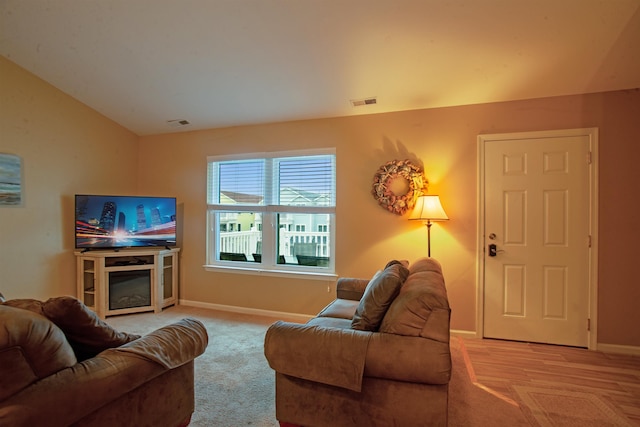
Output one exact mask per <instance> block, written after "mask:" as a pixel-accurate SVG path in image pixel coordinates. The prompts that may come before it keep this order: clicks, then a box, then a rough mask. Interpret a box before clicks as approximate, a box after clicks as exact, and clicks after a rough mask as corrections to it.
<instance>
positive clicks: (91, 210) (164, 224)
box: [75, 194, 176, 250]
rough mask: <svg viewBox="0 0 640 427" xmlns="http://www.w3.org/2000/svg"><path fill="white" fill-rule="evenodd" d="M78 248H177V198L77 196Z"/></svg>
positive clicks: (76, 236)
mask: <svg viewBox="0 0 640 427" xmlns="http://www.w3.org/2000/svg"><path fill="white" fill-rule="evenodd" d="M75 209H76V210H75V212H76V214H75V220H76V226H75V240H76V249H84V250H91V249H119V248H139V247H158V246H159V247H167V248H169V247H172V246H175V245H176V198H175V197H144V196H102V195H94V194H76V196H75Z"/></svg>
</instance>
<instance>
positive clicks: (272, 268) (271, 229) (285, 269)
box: [204, 148, 337, 280]
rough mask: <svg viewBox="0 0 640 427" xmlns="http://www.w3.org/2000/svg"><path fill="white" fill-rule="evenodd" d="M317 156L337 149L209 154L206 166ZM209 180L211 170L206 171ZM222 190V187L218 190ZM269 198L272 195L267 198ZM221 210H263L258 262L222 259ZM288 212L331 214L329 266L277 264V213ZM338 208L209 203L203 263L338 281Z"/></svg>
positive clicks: (239, 270) (210, 268)
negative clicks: (336, 257)
mask: <svg viewBox="0 0 640 427" xmlns="http://www.w3.org/2000/svg"><path fill="white" fill-rule="evenodd" d="M314 155H333V156H334V159H335V148H329V149H311V150H295V151H277V152H263V153H248V154H240V155H224V156H208V157H207V168H209V167H210V166H209V165H210V163H212V162H222V161H235V160H252V159H275V158H283V157H303V156H314ZM269 174H270V171H268V170H267V171H265V175H269ZM207 180H209V173H207ZM265 181H266V185H265V186H266V189H265V190H266V191H267V192H268V191H274V190H275V183H274V182H272V181H273V176H272V175H270V176H265ZM211 184H212V183H211V182H207V202H209V200H208V198H209V192H210V191H211V190H210V185H211ZM335 186H336V185H335V177H334V190H333V191H334V197H335V191H336V189H335ZM215 191H219V189H217V190H215ZM267 199H269V197H268V198H267ZM221 212H233V213H236V212H238V213H239V212H254V213H255V212H260V213H261V214H262V230H261V231H262V261H261V262H259V263H257V262H254V261H247V262H243V261H225V260H219V259H217V258H218V253H219V248H218V244H219V243H218V242H219V239H218V233H219V232H220V224H219V221H217V218H218V216H217V215H216V213H221ZM287 213H291V214H294V213H303V214H328V217H329V223H328V224H327V225H328V228H329V239H330V242H329V248H330V249H329V250H330V254H331V256H330V257H329V265H328V266H326V267H315V266H302V265H297V264H278V263H276V253H277V248H276V242H277V238H278V232H279V230H278V228H277V226H276V224H277V215H278V214H287ZM335 230H336V207H335V204H334V206H322V207H320V206H285V205H282V206H281V205H261V206H256V205H241V204H238V205H228V204H225V205H222V204H212V203H207V248H206V258H207V261H206V264H205V266H204V268H205V270H207V271H223V272H227V273H238V274H253V275H268V276H280V277H291V276H298V277H304V278H307V279H317V280H335V279H336V278H337V275H336V273H335V254H336V251H335V248H336V232H335Z"/></svg>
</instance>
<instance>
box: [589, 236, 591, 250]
mask: <svg viewBox="0 0 640 427" xmlns="http://www.w3.org/2000/svg"><path fill="white" fill-rule="evenodd" d="M589 247H591V234H589Z"/></svg>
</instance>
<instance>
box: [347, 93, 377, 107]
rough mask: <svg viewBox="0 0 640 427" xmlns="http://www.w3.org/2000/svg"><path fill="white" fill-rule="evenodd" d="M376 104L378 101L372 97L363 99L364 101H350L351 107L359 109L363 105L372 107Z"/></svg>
mask: <svg viewBox="0 0 640 427" xmlns="http://www.w3.org/2000/svg"><path fill="white" fill-rule="evenodd" d="M377 103H378V99H377V98H376V97H375V96H372V97H370V98H364V99H352V100H351V105H352V106H354V107H361V106H363V105H373V104H377Z"/></svg>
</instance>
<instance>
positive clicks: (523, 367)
mask: <svg viewBox="0 0 640 427" xmlns="http://www.w3.org/2000/svg"><path fill="white" fill-rule="evenodd" d="M454 339H458V340H459V342H460V344H461V346H462V348H463V353H465V352H466V354H467V355H468V357H467V370H468V371H469V374H470V375H471V376H475V380H474V381H477V382H478V383H480V384H482V385H483V386H485V387H487V388H489V389H491V390H493V391H494V392H495V393H497V394H498V395H501V396H503V397H504V398H505V399H515V398H516V396H515V395H514V394H515V393H514V388H513V385H514V384H518V385H524V386H526V385H527V384H528V385H531V386H545V387H553V388H556V389H566V390H568V391H571V390H572V391H576V390H578V391H580V390H582V391H585V392H589V393H593V394H597V395H598V396H599V397H601V398H602V399H603V400H605V401H606V402H609V403H610V404H611V405H613V406H614V407H615V408H617V409H618V410H619V411H620V412H621V413H622V414H624V415H625V416H626V417H627V418H629V419H630V420H631V421H632V422H633V423H635V424H637V425H639V426H640V356H634V355H622V354H613V353H602V352H599V351H590V350H586V349H579V348H573V347H562V346H555V345H546V344H531V343H520V342H511V341H500V340H490V339H468V338H464V339H463V338H460V337H454Z"/></svg>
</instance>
